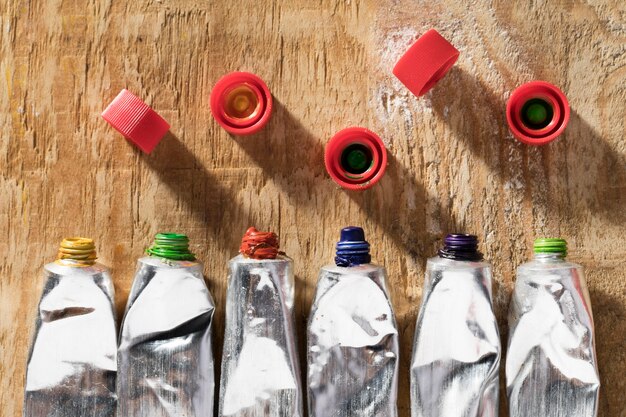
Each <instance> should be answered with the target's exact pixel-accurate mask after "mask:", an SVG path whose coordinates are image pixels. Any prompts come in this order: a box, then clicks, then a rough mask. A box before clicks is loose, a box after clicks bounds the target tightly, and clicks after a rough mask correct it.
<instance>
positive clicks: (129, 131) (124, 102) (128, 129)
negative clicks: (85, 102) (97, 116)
mask: <svg viewBox="0 0 626 417" xmlns="http://www.w3.org/2000/svg"><path fill="white" fill-rule="evenodd" d="M102 118H104V120H106V121H107V122H109V124H110V125H111V126H113V128H114V129H115V130H117V131H118V132H120V133H121V134H122V135H124V137H125V138H126V139H128V140H130V141H131V142H133V143H134V144H135V145H137V147H139V149H141V150H142V151H144V152H145V153H150V152H152V150H153V149H154V148H155V147H156V146H157V145H158V143H159V142H160V141H161V139H163V137H164V136H165V134H166V133H167V132H168V130H170V125H169V124H168V123H167V122H166V121H165V119H163V118H162V117H161V116H160V115H159V114H158V113H157V112H155V111H154V110H152V109H151V108H150V106H148V105H147V104H146V103H144V102H143V101H142V100H141V99H140V98H139V97H137V96H136V95H134V94H133V93H131V92H130V91H128V90H126V89H124V90H122V91H121V92H120V93H119V94H118V95H117V97H115V99H114V100H113V101H112V102H111V104H109V105H108V106H107V108H106V109H105V110H104V111H103V112H102Z"/></svg>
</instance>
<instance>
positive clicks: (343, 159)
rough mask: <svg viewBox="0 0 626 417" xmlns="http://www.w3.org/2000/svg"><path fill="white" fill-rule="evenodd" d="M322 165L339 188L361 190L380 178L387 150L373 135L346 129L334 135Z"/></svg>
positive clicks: (385, 166) (364, 131)
mask: <svg viewBox="0 0 626 417" xmlns="http://www.w3.org/2000/svg"><path fill="white" fill-rule="evenodd" d="M324 163H325V164H326V171H328V174H330V176H331V178H332V179H333V180H334V181H335V182H336V183H337V184H339V185H341V186H342V187H343V188H347V189H349V190H365V189H367V188H370V187H372V186H373V185H374V184H376V183H377V182H378V181H379V180H380V179H381V178H382V176H383V175H384V173H385V170H386V169H387V150H386V149H385V144H384V143H383V141H382V140H381V139H380V138H379V137H378V135H376V134H375V133H374V132H372V131H370V130H368V129H365V128H363V127H349V128H346V129H343V130H341V131H339V132H337V133H336V134H335V136H333V137H332V139H331V140H330V141H329V142H328V144H326V149H325V152H324Z"/></svg>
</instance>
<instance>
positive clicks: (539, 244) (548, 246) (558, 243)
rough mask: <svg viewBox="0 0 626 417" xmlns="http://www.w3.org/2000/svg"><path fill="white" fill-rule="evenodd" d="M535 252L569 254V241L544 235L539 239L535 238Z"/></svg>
mask: <svg viewBox="0 0 626 417" xmlns="http://www.w3.org/2000/svg"><path fill="white" fill-rule="evenodd" d="M534 249H535V254H538V253H545V254H550V253H554V254H563V256H566V255H567V242H566V241H565V239H555V238H549V237H542V238H539V239H535V245H534Z"/></svg>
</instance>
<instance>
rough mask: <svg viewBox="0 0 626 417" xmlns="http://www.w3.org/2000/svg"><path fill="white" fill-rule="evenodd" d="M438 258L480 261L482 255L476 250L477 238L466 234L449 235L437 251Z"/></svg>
mask: <svg viewBox="0 0 626 417" xmlns="http://www.w3.org/2000/svg"><path fill="white" fill-rule="evenodd" d="M439 256H440V257H442V258H446V259H452V260H455V261H481V260H482V259H483V254H482V253H480V251H479V250H478V237H476V236H475V235H467V234H449V235H448V236H446V238H445V239H444V241H443V248H441V249H439Z"/></svg>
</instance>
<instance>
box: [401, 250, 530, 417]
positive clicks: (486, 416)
mask: <svg viewBox="0 0 626 417" xmlns="http://www.w3.org/2000/svg"><path fill="white" fill-rule="evenodd" d="M500 357H501V347H500V337H499V334H498V325H497V321H496V318H495V315H494V312H493V307H492V298H491V268H490V266H489V264H488V263H486V262H468V261H456V260H451V259H444V258H440V257H435V258H431V259H429V260H428V262H427V265H426V277H425V280H424V292H423V298H422V306H421V309H420V312H419V316H418V319H417V326H416V330H415V342H414V345H413V357H412V360H411V410H412V416H413V417H497V415H498V385H499V384H498V367H499V365H500ZM527 417H530V416H527Z"/></svg>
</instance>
